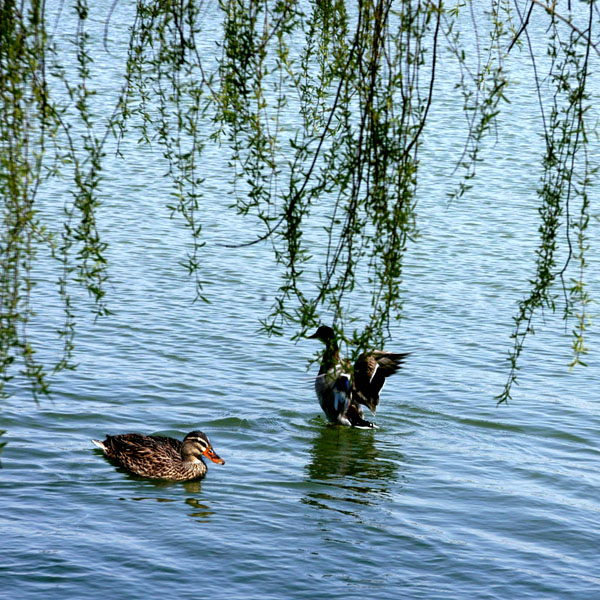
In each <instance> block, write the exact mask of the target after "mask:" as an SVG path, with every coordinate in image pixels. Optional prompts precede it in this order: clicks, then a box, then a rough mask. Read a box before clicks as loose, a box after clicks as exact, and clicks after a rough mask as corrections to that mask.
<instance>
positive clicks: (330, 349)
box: [319, 340, 340, 373]
mask: <svg viewBox="0 0 600 600" xmlns="http://www.w3.org/2000/svg"><path fill="white" fill-rule="evenodd" d="M339 362H340V350H339V348H338V345H337V342H336V341H335V340H328V341H327V342H325V352H324V353H323V359H322V360H321V369H320V371H319V372H320V373H326V372H327V371H329V370H330V369H332V368H333V367H335V365H337V364H338V363H339Z"/></svg>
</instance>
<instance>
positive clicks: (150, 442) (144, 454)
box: [104, 433, 182, 461]
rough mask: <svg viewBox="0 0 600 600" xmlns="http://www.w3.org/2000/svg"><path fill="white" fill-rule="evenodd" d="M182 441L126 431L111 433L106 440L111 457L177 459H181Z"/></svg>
mask: <svg viewBox="0 0 600 600" xmlns="http://www.w3.org/2000/svg"><path fill="white" fill-rule="evenodd" d="M181 445H182V444H181V442H180V441H179V440H175V439H172V438H168V437H160V436H156V435H141V434H139V433H125V434H122V435H109V436H107V437H106V440H105V441H104V448H105V452H106V455H107V456H108V457H109V458H113V459H117V460H121V461H122V460H123V459H124V457H128V458H130V459H133V460H145V459H150V458H152V459H154V460H156V459H159V458H160V459H165V458H166V459H176V460H181Z"/></svg>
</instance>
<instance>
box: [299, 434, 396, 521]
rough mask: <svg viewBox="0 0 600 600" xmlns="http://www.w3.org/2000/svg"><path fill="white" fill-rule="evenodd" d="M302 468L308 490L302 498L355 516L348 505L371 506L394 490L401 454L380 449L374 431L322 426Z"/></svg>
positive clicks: (315, 505) (321, 506) (306, 501)
mask: <svg viewBox="0 0 600 600" xmlns="http://www.w3.org/2000/svg"><path fill="white" fill-rule="evenodd" d="M310 454H311V460H310V462H309V463H308V464H307V465H306V467H305V470H306V473H307V479H308V481H309V483H310V484H311V485H310V488H311V489H310V491H309V492H307V494H306V497H305V498H303V499H302V501H303V502H304V503H306V504H309V505H311V506H314V507H316V508H325V509H328V510H335V511H338V512H341V513H344V514H352V515H355V516H358V515H356V514H355V513H354V511H353V510H349V508H348V503H350V505H366V506H369V505H373V504H375V503H377V502H378V501H379V500H381V499H382V498H385V497H391V493H392V492H391V489H392V487H393V488H394V489H397V484H396V482H397V479H398V464H399V463H400V462H401V461H402V456H401V455H398V453H397V452H394V453H393V455H392V453H391V452H389V451H386V450H384V449H382V447H381V445H380V444H378V443H377V433H376V432H375V431H368V430H361V429H352V428H348V427H340V426H327V427H323V428H322V429H321V430H320V431H319V433H318V434H317V435H316V436H315V438H314V439H313V446H312V448H311V450H310Z"/></svg>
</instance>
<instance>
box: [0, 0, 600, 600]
mask: <svg viewBox="0 0 600 600" xmlns="http://www.w3.org/2000/svg"><path fill="white" fill-rule="evenodd" d="M118 10H123V11H125V9H124V8H119V9H118ZM208 12H210V11H208ZM103 18H104V13H101V14H99V15H97V16H96V21H94V22H95V23H96V24H97V31H96V34H97V38H98V39H100V40H101V38H102V31H103ZM115 23H116V25H115V28H114V29H113V30H112V31H114V32H115V33H114V35H115V36H118V33H119V31H120V29H119V27H122V28H124V25H119V23H120V21H119V19H118V18H116V20H115ZM123 30H124V29H123ZM67 33H68V31H67V32H65V35H67ZM111 35H113V34H111ZM117 41H118V40H117ZM100 45H101V43H100ZM111 49H112V50H113V51H116V49H115V47H114V45H113V46H111ZM118 60H119V59H118V56H116V57H111V58H110V59H109V60H108V59H107V64H113V65H116V64H117V63H118ZM111 61H114V62H112V63H111ZM517 66H518V65H517ZM513 68H516V67H513ZM522 68H523V69H524V71H523V77H522V79H526V77H527V76H528V71H527V70H526V66H523V67H522ZM115 70H116V69H115ZM113 75H114V73H113V71H112V70H111V69H107V70H105V71H104V72H103V74H98V78H99V81H100V84H101V86H104V88H105V89H106V90H110V89H111V86H110V78H111V77H113ZM596 84H597V81H596ZM439 85H440V86H447V90H445V93H442V94H441V100H440V102H439V104H438V105H436V106H435V107H434V108H437V109H438V110H436V111H434V112H433V113H432V118H431V121H430V128H429V130H428V137H427V138H426V143H425V146H424V148H423V151H422V153H421V161H422V162H421V166H420V174H421V183H420V188H419V194H418V224H419V229H420V237H419V239H418V240H417V241H416V242H415V243H414V244H412V245H411V246H410V247H409V251H408V254H407V258H406V261H407V263H406V268H405V279H404V284H403V285H404V288H405V290H406V291H405V306H404V318H403V320H402V321H401V322H400V323H396V324H394V325H393V327H392V339H391V341H390V343H389V345H388V347H389V348H390V349H396V350H398V351H410V352H411V353H412V354H411V357H410V359H409V361H408V362H407V364H406V366H405V368H404V369H403V371H402V372H401V373H399V374H398V375H395V376H394V377H393V378H391V379H390V380H389V381H388V384H387V385H386V388H385V390H384V393H383V396H382V401H381V405H380V408H379V410H378V412H377V416H376V418H375V420H376V422H377V424H378V425H379V429H378V430H376V431H359V430H350V429H340V428H334V427H329V426H327V424H326V422H325V420H324V418H323V416H322V415H321V413H320V409H319V406H318V403H317V401H316V397H315V395H314V390H313V387H312V379H313V377H314V375H315V372H316V365H314V364H313V365H312V366H308V359H309V358H310V357H311V356H312V355H313V354H314V352H315V349H316V347H315V344H314V342H313V341H311V340H304V341H299V342H297V343H294V342H290V341H289V338H288V337H283V338H267V337H265V336H264V335H263V334H262V333H260V332H259V331H258V329H259V320H260V319H261V318H264V317H265V316H266V315H267V314H268V311H269V308H270V305H271V301H272V299H273V296H274V293H275V291H276V289H277V286H278V284H279V279H278V271H277V269H274V268H273V263H272V251H271V248H270V246H269V245H268V244H264V245H254V246H250V247H245V248H239V249H227V248H224V247H223V246H222V245H220V244H222V243H223V242H229V241H245V240H246V239H247V238H248V237H249V236H251V234H252V233H253V230H252V226H251V225H248V224H247V223H246V222H244V221H243V220H242V219H241V218H240V217H237V216H236V215H234V214H233V213H232V212H231V211H227V210H225V206H226V205H227V204H229V198H228V197H227V195H226V193H225V191H224V188H223V185H222V181H223V180H224V179H225V178H226V175H227V172H226V171H227V164H226V161H224V160H223V159H222V156H220V155H219V154H218V153H217V152H212V153H208V154H207V159H206V163H205V165H204V171H205V174H206V176H207V182H206V186H205V198H204V200H203V205H202V214H201V218H202V221H203V223H204V233H203V236H204V239H205V240H206V241H207V245H206V247H205V248H204V249H203V250H202V266H201V278H202V279H203V280H204V281H205V289H204V291H205V293H206V295H207V296H208V298H209V299H210V300H211V302H210V303H209V304H205V303H201V302H200V303H193V302H192V299H193V297H194V283H193V281H192V280H191V279H190V278H189V277H188V275H187V272H186V271H185V269H183V268H182V267H181V266H180V264H179V262H180V261H181V260H182V259H184V258H185V256H186V253H187V252H188V251H189V248H190V240H189V234H188V232H187V231H186V230H185V229H184V227H183V226H182V224H181V222H179V220H178V219H169V211H168V209H167V208H166V204H167V202H168V196H169V193H170V187H169V182H168V181H167V180H166V179H164V178H163V177H162V173H163V172H164V168H165V164H164V162H163V160H162V158H161V154H160V150H159V149H158V148H154V149H148V148H138V147H136V146H135V144H131V145H128V146H125V148H124V149H125V155H126V159H125V160H121V159H117V158H115V157H114V156H112V155H111V154H109V155H108V156H107V157H106V163H105V170H104V182H103V185H104V187H103V196H102V199H103V203H104V204H103V208H102V210H101V213H100V217H101V218H100V226H101V229H102V233H103V235H104V236H105V237H106V239H107V241H109V243H110V247H109V251H108V257H109V264H110V267H109V274H110V285H109V288H108V302H109V307H110V309H111V310H112V311H113V313H114V314H113V315H112V316H110V317H108V318H104V319H100V320H98V321H94V320H93V318H92V317H91V316H90V314H89V313H88V312H87V311H86V310H85V309H81V310H80V311H79V312H78V327H79V329H78V332H79V333H78V337H77V341H76V343H77V347H76V355H75V359H76V361H77V363H78V368H77V370H76V371H74V372H68V373H62V374H60V375H59V376H57V377H56V378H55V380H54V382H53V390H54V391H53V395H52V398H51V399H50V400H46V399H42V400H41V402H40V403H39V404H37V405H36V404H35V403H34V401H33V400H32V399H31V396H30V394H29V393H28V391H27V390H26V389H25V388H23V389H20V390H17V391H16V393H15V395H14V396H13V397H12V398H10V399H9V400H8V401H6V402H5V404H4V406H3V408H2V412H1V413H0V428H1V429H5V430H7V433H6V434H5V435H4V436H3V437H2V440H3V441H7V442H8V445H7V446H6V447H5V448H4V450H3V452H2V455H1V459H2V469H1V470H0V490H1V492H0V531H1V536H2V543H1V544H0V597H2V598H17V597H18V598H22V599H26V600H32V599H37V598H39V599H53V598H57V599H59V598H60V599H62V598H99V597H104V596H106V595H110V596H112V597H114V598H141V597H157V596H159V595H160V596H163V595H167V594H168V595H169V596H172V597H179V598H197V597H206V598H214V599H221V598H222V599H228V600H233V599H247V598H263V599H271V598H273V599H286V598H311V599H312V598H344V599H354V598H377V599H387V598H390V599H391V598H410V599H412V598H424V599H431V598H457V599H472V598H482V599H483V598H501V599H505V598H506V599H507V598H532V599H533V598H535V599H539V598H561V599H562V598H577V599H579V598H581V599H590V598H596V597H600V577H599V576H598V559H597V552H598V551H597V549H598V547H599V546H600V526H599V523H600V503H599V502H598V493H597V490H598V486H599V484H600V471H599V468H598V460H599V458H600V452H599V441H600V434H599V433H598V432H599V431H600V416H599V411H598V403H597V388H598V386H597V375H596V374H597V368H598V354H597V352H598V350H597V349H598V332H597V330H593V329H592V330H591V331H590V332H589V334H588V335H589V337H588V343H587V345H588V346H589V347H590V349H591V353H590V355H589V356H588V357H587V361H588V364H589V366H588V368H587V369H584V368H578V369H575V370H574V371H573V372H569V369H568V367H567V364H568V363H569V361H570V360H571V354H570V343H571V341H570V336H569V331H570V326H571V325H569V326H568V327H567V330H566V331H565V328H564V324H563V322H562V321H561V318H560V316H559V315H552V314H546V315H544V316H543V317H542V316H540V318H539V319H537V321H536V335H535V336H534V337H531V338H529V339H528V341H527V344H526V353H525V354H524V356H523V361H522V370H521V372H520V378H519V382H520V385H519V386H518V387H517V388H515V390H514V394H513V395H514V400H513V401H512V402H511V403H510V404H509V405H508V406H501V407H496V405H495V401H494V396H495V395H496V394H497V393H499V391H500V390H501V389H502V386H503V384H504V381H505V379H506V376H507V374H508V363H507V361H506V356H507V352H508V349H509V347H510V340H509V336H510V332H511V323H512V321H511V318H512V316H513V315H514V314H515V311H516V303H517V302H518V300H519V299H521V298H522V297H523V294H524V292H525V290H526V287H527V278H528V277H530V276H531V274H532V273H533V265H534V260H535V254H534V252H535V247H536V243H537V238H536V235H537V233H536V229H537V212H536V208H535V207H536V200H537V197H536V193H535V189H536V186H537V184H538V177H539V168H538V167H536V166H535V165H536V164H537V163H538V160H539V155H540V153H541V151H542V148H541V145H540V140H539V137H538V136H537V135H534V134H532V129H530V127H532V125H529V124H530V119H529V114H530V112H529V111H530V110H532V107H534V106H535V98H530V97H527V96H526V95H525V91H523V92H522V93H523V96H520V95H519V94H517V96H516V98H518V99H520V101H517V100H515V102H514V103H513V104H511V105H510V106H507V107H505V111H506V112H505V115H504V118H503V119H502V120H501V122H500V131H499V136H498V141H496V139H495V137H494V136H491V138H490V139H489V140H488V142H487V143H486V145H485V148H484V158H485V159H486V161H487V162H486V163H484V164H483V165H481V167H480V168H479V169H478V173H479V176H478V178H477V179H476V180H475V181H474V187H473V188H472V190H470V191H469V193H467V195H466V196H465V197H463V198H462V199H461V200H460V201H457V202H454V203H452V204H448V202H447V197H446V194H447V192H448V191H450V189H449V188H452V185H453V184H454V183H455V182H456V180H457V179H456V176H453V175H452V173H453V167H454V162H453V159H454V158H455V157H456V155H457V152H458V151H459V149H460V148H461V147H462V143H463V140H462V138H461V137H460V134H459V131H460V130H461V126H460V123H459V122H458V120H457V115H458V118H461V116H460V115H461V113H460V103H459V104H458V105H457V98H455V97H453V82H452V81H451V80H448V81H447V80H446V79H445V78H444V77H440V80H439ZM525 89H526V88H525V87H524V88H523V90H525ZM598 89H599V88H598V87H597V86H596V88H595V90H596V91H597V90H598ZM106 93H107V94H109V91H107V92H106ZM596 97H597V94H596ZM524 124H528V125H524ZM596 150H597V148H596ZM52 186H55V187H52ZM59 191H60V186H59V185H58V184H56V183H54V184H49V185H48V186H47V187H45V188H44V189H43V190H42V192H41V194H40V204H41V207H42V211H46V213H47V215H48V216H47V218H48V219H51V218H52V211H53V210H55V209H56V208H57V207H56V194H57V193H59ZM594 194H595V190H592V193H591V195H592V196H594ZM58 208H60V206H59V207H58ZM310 235H311V236H312V237H313V238H317V237H318V231H313V232H310ZM590 239H591V240H592V241H593V240H595V239H598V223H597V221H593V222H592V223H591V224H590ZM598 264H599V262H598V250H597V249H594V248H591V249H590V253H589V265H588V273H587V280H588V281H589V284H590V286H589V287H590V294H591V295H592V296H593V297H595V298H598V297H600V289H599V285H598V282H599V281H600V277H599V275H600V273H599V269H598ZM51 275H52V274H51V273H45V272H44V269H43V268H40V272H39V274H38V277H39V281H40V284H39V286H38V288H37V289H36V292H35V293H36V296H34V301H36V302H39V306H40V309H39V313H40V314H39V317H38V320H37V321H36V323H34V324H33V326H34V329H35V330H36V331H39V332H40V336H41V339H42V346H41V347H40V354H41V355H42V356H44V355H45V356H48V357H51V356H53V355H55V353H56V352H57V346H56V344H57V343H56V340H55V338H54V333H53V332H54V329H56V328H57V327H58V326H59V325H60V306H59V303H58V301H57V300H55V299H53V296H52V294H53V293H54V292H53V290H54V284H53V283H52V277H51ZM82 300H83V301H84V303H85V295H82ZM286 333H287V334H288V335H291V334H292V333H293V331H291V330H290V331H286ZM193 429H201V430H203V431H205V432H206V433H207V434H208V435H209V436H210V438H211V441H212V443H213V445H214V448H215V450H216V452H217V453H219V454H220V455H221V456H222V457H223V458H224V459H225V460H226V464H225V465H224V466H219V465H214V464H212V463H211V464H209V471H208V475H207V477H206V479H204V480H202V481H201V482H191V483H185V484H181V483H177V484H169V483H156V482H152V481H149V480H144V479H138V478H135V477H132V476H130V475H128V474H126V473H125V472H123V471H122V470H120V469H118V468H116V467H114V466H113V465H111V464H109V463H108V462H106V461H105V460H104V459H103V458H102V456H101V455H100V453H99V452H98V451H97V450H96V449H95V448H94V447H93V445H92V444H91V442H90V440H91V439H92V438H99V437H102V436H103V435H105V434H114V433H119V432H128V431H138V432H142V433H158V434H164V435H171V436H176V437H182V436H183V435H185V433H187V432H189V431H191V430H193Z"/></svg>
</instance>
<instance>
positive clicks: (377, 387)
mask: <svg viewBox="0 0 600 600" xmlns="http://www.w3.org/2000/svg"><path fill="white" fill-rule="evenodd" d="M308 337H309V338H310V339H318V340H321V341H322V342H323V343H324V344H325V352H324V353H323V358H322V360H321V368H320V369H319V374H318V375H317V377H316V379H315V390H316V392H317V397H318V398H319V404H320V405H321V408H322V409H323V412H324V413H325V416H326V417H327V419H328V420H329V421H330V422H331V423H339V424H340V425H349V426H352V427H360V428H364V429H366V428H376V427H377V426H376V425H375V424H374V423H372V422H371V421H366V420H365V419H364V418H363V409H362V406H361V404H362V405H364V406H366V407H367V408H368V409H369V410H370V411H371V412H372V413H373V414H375V411H376V410H377V405H378V404H379V394H380V392H381V390H382V388H383V386H384V384H385V380H386V377H389V376H390V375H393V374H394V373H395V372H396V371H397V370H398V369H399V368H400V367H401V366H402V363H403V362H404V360H405V359H406V357H407V356H408V354H409V353H397V352H386V351H385V350H370V351H368V352H364V353H363V354H361V355H360V356H359V357H358V358H357V360H356V362H355V363H354V366H352V364H351V363H350V361H349V360H348V359H341V358H340V350H339V347H338V344H337V341H336V338H335V333H334V331H333V329H332V328H331V327H329V326H327V325H321V326H320V327H319V328H318V329H317V331H316V332H315V333H314V334H313V335H309V336H308Z"/></svg>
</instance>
